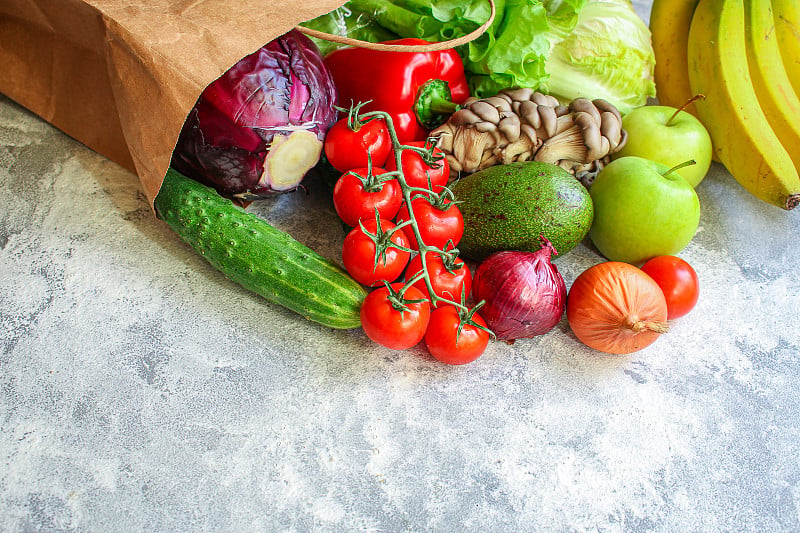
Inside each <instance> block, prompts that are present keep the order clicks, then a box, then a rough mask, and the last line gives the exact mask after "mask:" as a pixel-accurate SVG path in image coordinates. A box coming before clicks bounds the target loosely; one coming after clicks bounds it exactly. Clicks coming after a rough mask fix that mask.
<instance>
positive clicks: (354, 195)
mask: <svg viewBox="0 0 800 533" xmlns="http://www.w3.org/2000/svg"><path fill="white" fill-rule="evenodd" d="M385 172H386V171H385V170H384V169H382V168H375V167H373V168H372V174H373V176H376V175H379V174H383V173H385ZM353 173H354V174H353ZM355 174H357V175H355ZM359 176H360V177H362V178H364V177H366V176H367V169H366V168H356V169H353V170H351V171H350V172H347V173H345V174H342V176H341V177H340V178H339V179H338V180H337V181H336V185H334V187H333V207H334V208H335V209H336V213H338V214H339V218H341V219H342V221H343V222H344V223H345V224H347V225H348V226H353V227H355V226H358V221H359V220H373V219H375V210H376V209H377V210H378V215H379V216H380V218H383V219H386V220H392V219H393V218H394V217H395V215H396V214H397V211H398V210H399V209H400V205H401V204H402V203H403V190H402V189H401V188H400V182H399V181H397V180H396V179H394V178H393V179H390V180H387V181H384V182H381V183H377V184H374V185H373V184H372V183H369V180H368V183H367V188H366V189H365V188H364V182H363V181H362V180H361V179H359Z"/></svg>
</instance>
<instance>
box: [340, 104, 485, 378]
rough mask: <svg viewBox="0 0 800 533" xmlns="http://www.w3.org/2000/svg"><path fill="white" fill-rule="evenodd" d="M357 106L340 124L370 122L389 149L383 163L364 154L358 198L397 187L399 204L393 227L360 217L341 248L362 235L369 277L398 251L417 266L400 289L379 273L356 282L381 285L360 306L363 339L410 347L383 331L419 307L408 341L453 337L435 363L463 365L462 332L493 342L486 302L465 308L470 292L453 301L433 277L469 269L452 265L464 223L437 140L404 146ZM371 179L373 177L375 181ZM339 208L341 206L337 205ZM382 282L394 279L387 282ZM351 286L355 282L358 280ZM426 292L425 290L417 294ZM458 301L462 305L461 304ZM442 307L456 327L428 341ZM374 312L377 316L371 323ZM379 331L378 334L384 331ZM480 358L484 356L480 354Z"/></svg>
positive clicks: (390, 128)
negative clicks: (368, 249) (483, 313)
mask: <svg viewBox="0 0 800 533" xmlns="http://www.w3.org/2000/svg"><path fill="white" fill-rule="evenodd" d="M362 105H363V104H356V105H354V106H352V107H351V108H350V109H349V110H345V109H340V111H342V112H346V113H348V117H347V119H343V121H344V120H347V123H348V124H350V125H357V124H368V123H372V122H380V123H382V124H384V125H385V127H386V128H385V129H386V131H387V133H388V137H389V139H390V143H389V144H390V147H391V150H390V151H389V155H388V159H387V160H386V161H377V160H372V159H371V154H370V153H369V152H368V153H367V158H368V159H369V161H368V168H367V169H359V171H360V172H357V173H356V174H360V176H361V177H360V178H359V179H360V180H361V185H362V189H363V192H364V193H370V192H372V193H375V192H379V191H380V189H381V185H382V184H386V183H390V182H391V183H394V182H395V181H396V183H397V184H398V185H399V189H400V195H401V197H402V201H401V207H400V210H399V213H398V214H397V217H396V219H395V223H391V222H389V221H387V220H385V219H383V218H382V215H381V213H380V211H379V209H378V208H377V207H374V206H373V207H372V208H373V209H374V217H373V218H372V219H366V218H365V217H364V216H361V217H360V218H358V220H357V224H358V225H357V227H354V228H353V230H352V231H351V232H350V233H349V234H348V237H347V238H346V239H345V240H346V241H348V239H349V238H350V237H351V235H352V234H353V233H354V232H355V233H360V234H362V235H359V238H362V240H363V237H365V238H366V239H368V240H370V241H371V242H372V243H373V244H374V246H373V248H374V252H373V253H374V257H372V258H371V261H370V263H371V264H370V265H369V268H370V269H373V270H374V269H376V268H377V267H379V266H382V265H383V262H382V261H383V260H385V258H386V257H387V255H388V252H389V251H395V250H396V251H397V252H399V253H400V255H402V254H405V256H407V257H408V258H410V256H411V255H412V254H416V255H414V257H413V261H414V263H415V266H414V268H413V269H409V271H408V272H407V274H406V279H405V281H404V282H395V279H396V278H393V279H385V278H384V279H380V275H379V273H378V272H375V275H374V276H369V275H367V276H361V275H360V277H362V279H364V280H365V281H368V283H366V284H367V285H370V286H372V287H380V285H381V284H382V285H383V287H380V288H378V289H375V290H374V291H373V292H374V293H376V294H374V295H372V297H371V298H370V297H368V298H367V300H365V307H364V308H362V324H363V326H364V330H365V332H366V333H367V335H368V337H370V338H371V339H372V340H374V341H376V342H378V343H379V344H382V345H384V346H387V347H393V348H395V349H399V348H397V347H398V346H406V345H407V344H408V342H409V341H408V338H406V339H405V342H401V343H397V342H392V340H391V337H392V335H391V334H389V333H387V331H389V330H391V329H392V328H397V324H399V323H404V319H406V318H408V317H406V316H405V315H408V314H409V312H410V310H411V309H412V308H414V309H418V307H419V306H420V305H421V304H423V303H424V304H426V307H427V308H428V311H427V312H422V313H420V312H415V313H414V314H415V316H417V317H420V318H419V320H420V323H419V324H417V331H416V335H412V337H413V338H412V339H411V340H412V341H413V339H414V338H416V339H417V341H416V342H419V340H422V338H423V336H424V337H425V338H426V339H429V338H432V337H436V338H438V339H441V338H442V337H445V336H447V335H451V336H452V339H451V340H450V341H449V342H447V341H441V340H439V341H438V343H437V344H438V348H436V349H435V351H437V354H436V357H437V359H440V360H443V361H445V362H448V361H461V362H467V361H466V359H465V358H464V357H461V356H460V355H459V352H461V354H462V355H463V353H464V352H466V351H467V350H472V351H473V352H474V351H475V342H474V341H471V340H470V341H468V340H466V338H465V339H464V342H463V343H461V344H464V343H466V344H468V345H469V346H463V347H460V346H459V340H460V338H461V336H462V332H463V331H464V330H465V328H466V329H468V330H469V331H470V332H471V333H470V339H472V338H473V337H474V336H475V335H474V333H473V332H474V331H480V332H483V333H482V334H483V335H486V336H487V337H488V336H494V334H493V333H492V331H491V330H490V329H489V328H488V327H487V326H486V323H485V322H484V321H483V319H482V318H481V317H480V315H479V314H477V312H478V311H479V309H480V308H481V307H482V306H483V304H484V302H483V301H481V302H478V303H477V304H475V305H474V306H472V307H469V306H468V305H467V302H466V298H467V294H468V289H467V291H465V290H463V289H464V288H465V287H464V286H463V285H462V291H461V294H460V295H454V294H452V291H446V292H445V291H442V290H437V286H435V283H436V281H435V280H434V276H439V275H440V274H439V271H440V270H441V265H439V263H444V264H445V265H446V267H447V268H446V271H447V272H450V273H454V271H455V270H457V269H460V268H463V269H467V266H466V265H465V264H464V263H463V261H460V260H457V256H458V248H457V245H458V241H459V240H460V239H461V235H462V233H463V219H462V218H461V213H460V211H459V210H458V207H457V202H456V200H455V198H454V196H453V193H452V191H451V190H450V189H449V188H448V187H447V185H446V183H447V179H448V177H449V168H448V166H447V160H446V158H445V156H444V154H443V153H442V152H441V150H439V149H437V147H436V139H435V138H428V139H426V140H424V141H413V142H406V143H401V142H400V141H399V139H398V135H397V132H396V130H395V127H394V124H393V122H392V118H391V115H389V114H388V113H386V112H384V111H370V112H366V113H360V108H361V107H362ZM354 149H355V146H354ZM337 170H338V169H337ZM373 172H375V173H377V174H376V175H373ZM353 174H354V171H352V170H349V171H345V173H344V174H343V175H342V177H341V178H340V180H342V179H344V178H346V177H347V176H348V175H350V176H351V178H350V179H351V181H352V175H353ZM426 183H427V185H426ZM337 185H338V183H337ZM334 190H335V189H334ZM339 201H340V203H343V202H341V200H339ZM365 203H366V204H368V203H369V202H368V201H367V200H365ZM337 212H338V211H337ZM339 215H340V217H342V219H343V220H345V218H347V217H348V215H347V214H345V215H344V216H343V212H340V213H339ZM350 216H352V215H350ZM384 216H385V215H384ZM420 217H422V218H420ZM348 220H352V218H348ZM396 232H399V233H402V234H404V236H407V239H405V240H404V239H395V238H393V236H394V234H395V233H396ZM409 241H410V243H409ZM360 253H361V254H362V257H361V259H360V262H361V263H364V262H365V258H364V257H363V249H362V250H361V252H360ZM395 255H398V254H395ZM408 258H407V259H406V264H407V263H408V261H409V259H408ZM432 258H440V260H439V261H436V260H435V259H432ZM352 261H355V259H354V258H352V257H349V258H346V260H345V263H346V265H345V268H346V269H347V270H348V271H350V269H349V268H347V263H349V262H352ZM363 266H364V265H362V268H361V269H360V270H361V271H363V270H365V269H364V268H363ZM353 270H354V271H358V270H359V268H358V267H354V269H353ZM393 272H394V271H393ZM351 274H352V272H351ZM354 277H355V276H354ZM387 277H391V275H389V276H387ZM461 277H462V278H463V277H465V276H461ZM356 279H357V280H358V278H356ZM437 285H438V284H437ZM423 287H424V288H425V289H427V290H425V291H423V290H421V289H422V288H423ZM371 294H372V293H371ZM459 296H460V298H458V297H459ZM457 298H458V299H457ZM420 300H422V302H421V301H420ZM445 306H450V307H451V308H452V309H453V311H451V312H450V314H453V312H454V314H455V315H456V316H457V320H458V325H457V327H454V328H448V330H447V331H444V330H443V331H437V332H428V333H426V329H427V328H428V321H429V319H430V315H431V312H430V310H431V309H439V308H442V307H445ZM367 307H370V309H367ZM387 309H391V310H393V312H394V315H395V316H394V317H391V318H388V317H389V315H390V314H391V313H388V312H387ZM371 312H372V313H373V315H376V316H370V313H371ZM377 315H379V316H382V317H383V322H385V323H384V324H383V326H382V325H381V319H380V318H378V316H377ZM439 315H441V313H439ZM422 322H424V323H422ZM439 322H441V321H431V327H434V324H435V323H439ZM404 327H405V328H406V329H408V328H409V326H407V325H406V326H404ZM382 329H383V331H381V330H382ZM411 329H413V328H411ZM398 335H399V334H398ZM406 336H407V334H406ZM417 337H418V338H417ZM416 342H413V343H412V344H410V346H413V345H414V344H416ZM410 346H406V347H410ZM441 346H449V348H448V350H450V351H452V352H453V355H452V356H451V357H448V356H447V354H443V355H442V354H441V353H440V352H441V350H442V349H443V348H441ZM484 349H485V346H484ZM480 352H482V349H481V350H480ZM478 355H480V354H478ZM475 357H477V355H474V353H473V354H472V355H471V356H470V357H469V358H468V359H469V360H473V359H474V358H475Z"/></svg>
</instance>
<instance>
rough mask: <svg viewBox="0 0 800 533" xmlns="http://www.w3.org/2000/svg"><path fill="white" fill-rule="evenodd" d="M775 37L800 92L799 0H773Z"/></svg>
mask: <svg viewBox="0 0 800 533" xmlns="http://www.w3.org/2000/svg"><path fill="white" fill-rule="evenodd" d="M772 11H773V13H774V16H775V37H776V38H777V40H778V47H779V48H780V50H781V56H782V57H783V64H784V67H785V68H786V73H787V75H788V76H789V80H791V82H792V87H794V92H795V93H797V94H800V3H798V1H797V0H773V1H772Z"/></svg>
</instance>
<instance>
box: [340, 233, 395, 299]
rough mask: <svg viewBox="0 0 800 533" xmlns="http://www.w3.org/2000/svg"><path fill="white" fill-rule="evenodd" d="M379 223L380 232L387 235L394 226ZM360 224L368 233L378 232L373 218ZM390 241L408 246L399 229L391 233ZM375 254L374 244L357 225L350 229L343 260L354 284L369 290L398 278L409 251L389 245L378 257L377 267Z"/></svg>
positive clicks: (346, 237) (345, 241)
mask: <svg viewBox="0 0 800 533" xmlns="http://www.w3.org/2000/svg"><path fill="white" fill-rule="evenodd" d="M380 223H381V230H382V232H383V233H388V232H389V231H390V230H392V229H393V228H394V227H395V225H394V224H393V223H392V222H391V221H389V220H381V221H380ZM362 224H363V225H364V229H365V230H367V231H368V232H369V233H371V234H373V235H375V234H377V233H378V232H377V222H376V221H375V219H374V218H373V219H372V220H366V221H363V222H362ZM381 239H383V237H381ZM391 242H392V243H394V244H397V245H400V246H404V247H406V248H407V247H408V246H409V242H408V237H407V236H406V234H405V232H404V231H403V229H402V228H401V229H398V230H395V231H394V232H393V233H392V235H391ZM387 244H388V242H387ZM375 251H376V244H375V241H374V240H373V239H372V238H371V237H370V236H369V235H367V234H366V233H364V231H362V229H361V227H360V226H359V227H356V228H353V229H352V230H350V233H348V234H347V235H346V236H345V238H344V245H343V246H342V261H343V262H344V268H345V270H347V272H348V273H349V274H350V275H351V276H353V279H355V280H356V281H357V282H359V283H361V284H362V285H367V286H369V287H377V286H378V285H382V284H383V281H384V280H385V281H388V282H392V281H394V280H396V279H397V278H399V277H400V274H402V273H403V270H404V269H405V268H406V265H408V260H409V259H410V257H411V254H410V253H409V252H406V251H404V250H400V249H399V248H395V247H394V246H391V245H389V246H388V247H387V248H386V253H385V254H379V257H378V262H377V264H376V263H375V255H376V252H375Z"/></svg>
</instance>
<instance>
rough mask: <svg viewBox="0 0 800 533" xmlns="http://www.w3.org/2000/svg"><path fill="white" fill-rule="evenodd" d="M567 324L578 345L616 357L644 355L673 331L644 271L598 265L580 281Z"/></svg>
mask: <svg viewBox="0 0 800 533" xmlns="http://www.w3.org/2000/svg"><path fill="white" fill-rule="evenodd" d="M567 320H568V321H569V325H570V327H571V328H572V331H573V333H575V336H576V337H578V340H580V341H581V342H583V343H584V344H586V345H587V346H589V347H591V348H594V349H595V350H599V351H601V352H606V353H611V354H625V353H631V352H635V351H637V350H641V349H642V348H645V347H647V346H649V345H650V344H652V343H653V342H655V340H656V339H657V338H658V337H659V336H660V335H661V334H662V333H666V332H667V330H668V329H669V328H668V326H667V322H666V320H667V302H666V299H665V298H664V293H663V292H662V291H661V288H660V287H659V286H658V284H657V283H656V282H655V281H653V279H652V278H651V277H650V276H648V275H647V274H645V273H644V272H643V271H642V270H641V269H639V268H637V267H635V266H633V265H631V264H628V263H621V262H617V261H606V262H605V263H600V264H597V265H594V266H593V267H590V268H589V269H587V270H585V271H583V272H582V273H581V274H580V275H579V276H578V277H577V278H576V279H575V282H574V283H573V284H572V287H570V290H569V298H568V301H567Z"/></svg>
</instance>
